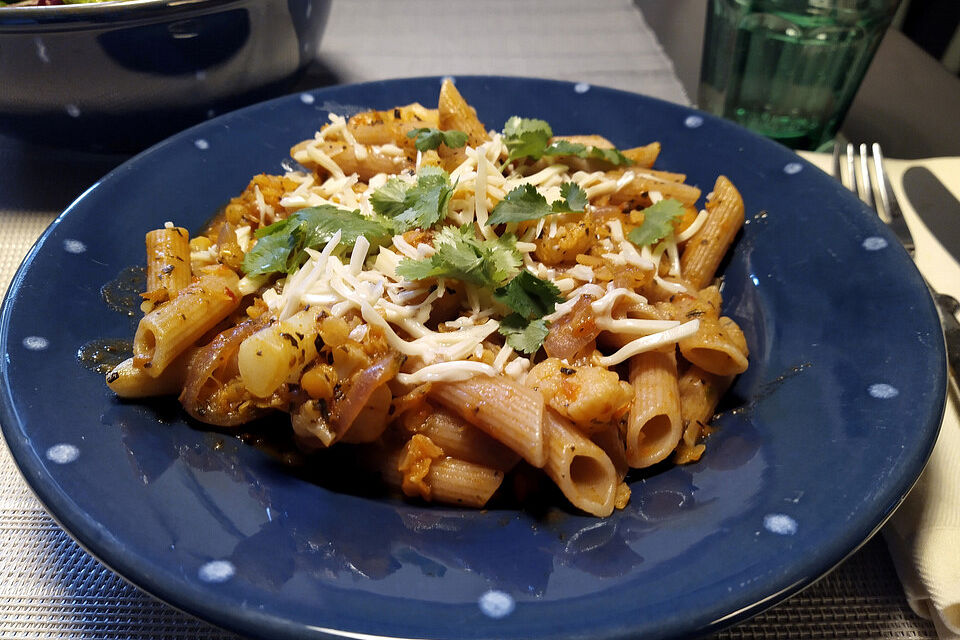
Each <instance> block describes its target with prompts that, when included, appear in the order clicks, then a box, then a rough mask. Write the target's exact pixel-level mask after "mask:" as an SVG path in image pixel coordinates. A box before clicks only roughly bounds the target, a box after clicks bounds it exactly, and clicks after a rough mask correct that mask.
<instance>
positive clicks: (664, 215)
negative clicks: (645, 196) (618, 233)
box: [627, 198, 683, 247]
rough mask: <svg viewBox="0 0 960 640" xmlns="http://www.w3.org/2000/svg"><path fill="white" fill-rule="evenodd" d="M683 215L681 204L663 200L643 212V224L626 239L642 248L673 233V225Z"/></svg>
mask: <svg viewBox="0 0 960 640" xmlns="http://www.w3.org/2000/svg"><path fill="white" fill-rule="evenodd" d="M682 215H683V203H682V202H680V201H679V200H674V199H673V198H665V199H663V200H661V201H660V202H657V203H656V204H654V205H653V206H650V207H647V208H646V209H644V210H643V224H641V225H640V226H639V227H637V228H636V229H634V230H632V231H631V232H630V233H629V234H627V239H628V240H630V242H632V243H633V244H635V245H637V246H639V247H642V246H644V245H648V244H653V243H655V242H658V241H660V240H662V239H663V238H666V237H667V236H669V235H670V234H671V233H673V223H674V222H675V221H676V220H677V218H679V217H680V216H682Z"/></svg>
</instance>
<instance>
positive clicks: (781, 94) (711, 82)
mask: <svg viewBox="0 0 960 640" xmlns="http://www.w3.org/2000/svg"><path fill="white" fill-rule="evenodd" d="M898 3H899V0H708V3H707V28H706V35H705V38H704V45H703V47H704V48H703V63H702V67H701V70H700V90H699V106H700V108H701V109H704V110H705V111H709V112H711V113H715V114H717V115H720V116H723V117H725V118H728V119H730V120H733V121H734V122H737V123H739V124H741V125H743V126H745V127H747V128H748V129H752V130H753V131H756V132H757V133H760V134H763V135H765V136H767V137H769V138H772V139H774V140H776V141H778V142H780V143H782V144H784V145H786V146H788V147H791V148H793V149H816V148H818V147H820V146H821V145H823V144H824V143H826V142H828V141H830V140H831V139H832V138H833V136H834V134H836V132H837V128H838V127H839V126H840V123H841V122H843V118H844V116H845V115H846V113H847V109H849V107H850V103H851V102H852V101H853V97H854V95H855V94H856V92H857V88H858V87H859V86H860V82H861V81H862V80H863V76H864V74H865V73H866V71H867V67H868V66H869V65H870V61H871V59H872V58H873V54H874V53H875V52H876V50H877V47H878V46H879V45H880V40H881V39H882V38H883V34H884V33H885V31H886V29H887V27H888V26H889V25H890V21H891V20H892V19H893V14H894V13H895V11H896V8H897V4H898Z"/></svg>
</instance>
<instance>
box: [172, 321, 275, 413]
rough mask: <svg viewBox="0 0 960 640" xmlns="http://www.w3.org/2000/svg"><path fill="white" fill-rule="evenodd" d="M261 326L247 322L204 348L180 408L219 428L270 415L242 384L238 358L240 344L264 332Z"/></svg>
mask: <svg viewBox="0 0 960 640" xmlns="http://www.w3.org/2000/svg"><path fill="white" fill-rule="evenodd" d="M262 327H263V324H262V323H261V322H255V321H252V320H251V321H247V322H244V323H242V324H239V325H237V326H235V327H232V328H230V329H227V330H226V331H223V332H221V333H219V334H217V337H215V338H214V339H213V340H211V341H210V343H209V344H207V345H206V346H203V347H200V348H199V349H197V351H196V352H195V353H194V354H193V356H192V357H191V358H190V362H189V364H188V365H187V377H186V381H185V382H184V385H183V391H182V392H181V393H180V404H182V405H183V408H184V409H185V410H186V411H187V413H189V414H190V415H191V416H192V417H194V418H196V419H197V420H200V421H201V422H205V423H207V424H212V425H216V426H219V427H234V426H237V425H239V424H243V423H245V422H249V421H251V420H254V419H256V418H258V417H260V416H261V415H263V414H265V413H266V412H267V409H264V408H261V407H256V406H254V405H253V403H252V402H250V400H251V397H250V394H249V393H246V392H245V390H244V389H243V386H242V384H237V382H238V381H235V380H233V378H237V375H236V372H234V373H233V375H231V373H229V372H230V370H232V369H235V362H234V360H235V358H236V354H237V350H238V349H239V348H240V343H241V342H243V341H244V340H245V339H246V338H247V337H249V336H250V335H252V334H253V333H255V332H256V331H257V330H259V329H261V328H262Z"/></svg>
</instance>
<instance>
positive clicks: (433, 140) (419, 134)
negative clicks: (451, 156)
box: [407, 127, 469, 151]
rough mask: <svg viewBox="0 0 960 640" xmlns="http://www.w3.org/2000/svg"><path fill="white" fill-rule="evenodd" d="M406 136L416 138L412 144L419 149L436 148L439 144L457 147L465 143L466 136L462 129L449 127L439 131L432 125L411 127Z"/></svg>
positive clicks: (452, 147)
mask: <svg viewBox="0 0 960 640" xmlns="http://www.w3.org/2000/svg"><path fill="white" fill-rule="evenodd" d="M407 137H408V138H416V141H415V142H414V145H415V146H416V147H417V150H419V151H429V150H431V149H436V148H438V147H439V146H440V145H441V144H445V145H447V146H448V147H449V148H451V149H457V148H459V147H462V146H463V145H465V144H467V138H468V137H469V136H467V134H466V133H464V132H463V131H457V130H456V129H451V130H449V131H441V130H440V129H435V128H433V127H420V128H418V129H411V130H410V131H408V132H407Z"/></svg>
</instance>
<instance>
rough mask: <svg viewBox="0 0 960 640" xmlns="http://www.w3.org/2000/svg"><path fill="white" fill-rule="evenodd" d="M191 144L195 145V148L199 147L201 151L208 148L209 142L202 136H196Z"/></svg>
mask: <svg viewBox="0 0 960 640" xmlns="http://www.w3.org/2000/svg"><path fill="white" fill-rule="evenodd" d="M193 146H195V147H196V148H197V149H200V150H201V151H206V150H207V149H209V148H210V143H209V142H207V141H206V140H204V139H203V138H197V139H196V140H194V141H193Z"/></svg>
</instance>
